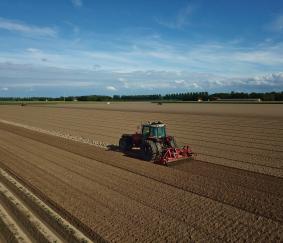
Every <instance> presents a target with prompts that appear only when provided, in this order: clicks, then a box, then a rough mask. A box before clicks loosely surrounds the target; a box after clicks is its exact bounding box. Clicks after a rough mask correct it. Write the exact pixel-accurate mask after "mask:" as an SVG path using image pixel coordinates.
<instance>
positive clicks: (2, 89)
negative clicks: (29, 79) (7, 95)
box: [1, 87, 9, 91]
mask: <svg viewBox="0 0 283 243" xmlns="http://www.w3.org/2000/svg"><path fill="white" fill-rule="evenodd" d="M8 90H9V88H7V87H3V88H1V91H8Z"/></svg>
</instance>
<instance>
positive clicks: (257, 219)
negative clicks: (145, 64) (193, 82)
mask: <svg viewBox="0 0 283 243" xmlns="http://www.w3.org/2000/svg"><path fill="white" fill-rule="evenodd" d="M281 109H282V108H281V105H258V104H255V105H232V104H223V105H222V104H221V105H220V104H163V105H161V106H159V105H156V104H151V103H111V104H110V105H107V104H102V103H100V104H99V103H98V104H96V103H94V104H80V103H79V104H66V105H62V104H60V105H50V106H48V105H38V106H30V105H28V106H26V107H20V106H0V119H1V120H0V167H1V168H2V169H3V170H4V171H5V172H7V173H8V174H9V175H11V176H12V177H14V178H16V179H17V180H18V181H20V182H21V183H22V184H23V186H24V187H26V188H28V189H30V190H31V191H32V192H33V193H34V194H35V195H37V196H38V197H39V198H40V199H41V200H42V201H43V202H45V203H46V204H48V205H49V206H50V207H51V208H52V209H53V210H54V211H56V212H57V213H58V214H59V215H61V216H62V217H63V218H64V219H65V220H67V221H68V222H69V223H72V224H73V225H74V226H76V227H77V229H78V230H79V231H80V232H82V233H84V234H85V235H86V236H87V237H89V238H90V239H91V240H92V241H110V242H133V241H151V242H158V241H161V242H164V241H169V242H182V241H183V242H190V241H191V242H199V241H205V242H223V241H224V242H225V241H234V242H236V241H249V242H250V241H253V242H267V241H268V242H281V241H282V240H283V178H282V177H283V171H282V170H283V168H282V166H283V163H282V162H283V161H282V159H283V131H282V129H283V128H282V122H283V114H282V112H280V111H281ZM148 120H161V121H163V122H165V123H166V124H167V127H168V132H169V133H170V134H171V135H174V136H175V137H176V139H177V142H178V143H179V144H181V145H182V144H186V143H188V144H190V145H191V147H192V149H193V151H194V152H195V153H197V156H196V157H195V159H194V160H188V161H182V162H179V163H176V164H173V165H172V166H169V167H163V166H158V165H154V164H151V163H148V162H144V161H141V160H139V159H137V158H132V157H128V156H125V155H124V154H122V153H120V152H118V151H112V150H107V149H105V148H99V147H97V146H93V145H90V144H92V143H91V141H95V142H97V144H100V143H101V144H106V145H107V144H108V145H111V144H117V143H118V140H119V137H120V135H121V134H122V133H131V132H135V131H136V128H137V125H139V124H140V123H141V122H142V121H148ZM47 132H48V133H47ZM52 134H54V135H56V136H53V135H52ZM68 136H69V137H70V138H72V140H71V139H65V138H64V137H68ZM80 140H82V141H84V142H85V141H89V144H87V143H82V142H80ZM0 182H3V184H5V183H4V182H5V180H4V179H1V176H0ZM0 186H1V184H0ZM5 186H7V187H9V184H7V183H6V184H5ZM0 188H1V187H0ZM0 199H1V198H0ZM0 223H1V222H0ZM43 223H44V222H43ZM46 225H47V226H48V224H46ZM48 227H49V228H50V229H51V230H50V231H51V232H55V233H54V235H52V237H54V238H55V237H57V238H58V239H60V240H61V241H64V240H65V239H64V235H62V234H61V233H58V232H57V231H54V230H52V227H53V226H52V225H51V226H48ZM29 234H30V233H27V237H29ZM0 236H1V234H0ZM1 237H2V238H5V237H3V236H1ZM1 237H0V239H2V238H1ZM65 241H66V242H68V241H67V240H65Z"/></svg>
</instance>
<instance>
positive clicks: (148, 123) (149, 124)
mask: <svg viewBox="0 0 283 243" xmlns="http://www.w3.org/2000/svg"><path fill="white" fill-rule="evenodd" d="M144 125H145V126H151V127H164V126H165V124H164V123H163V122H161V121H155V122H147V123H145V124H144Z"/></svg>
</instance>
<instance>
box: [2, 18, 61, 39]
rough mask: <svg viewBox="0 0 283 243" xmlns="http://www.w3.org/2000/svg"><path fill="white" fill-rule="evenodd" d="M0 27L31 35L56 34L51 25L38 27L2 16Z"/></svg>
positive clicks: (51, 35) (52, 35) (50, 35)
mask: <svg viewBox="0 0 283 243" xmlns="http://www.w3.org/2000/svg"><path fill="white" fill-rule="evenodd" d="M0 29H4V30H8V31H12V32H19V33H23V34H28V35H33V36H48V37H55V36H56V34H57V32H56V30H55V29H54V28H51V27H38V26H34V25H28V24H25V23H21V22H19V21H15V20H9V19H4V18H0Z"/></svg>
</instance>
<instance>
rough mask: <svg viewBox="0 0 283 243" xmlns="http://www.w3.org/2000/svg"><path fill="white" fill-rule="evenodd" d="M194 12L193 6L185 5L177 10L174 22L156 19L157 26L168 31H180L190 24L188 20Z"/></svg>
mask: <svg viewBox="0 0 283 243" xmlns="http://www.w3.org/2000/svg"><path fill="white" fill-rule="evenodd" d="M194 10H195V6H194V5H193V4H187V5H186V6H185V7H184V8H182V9H180V10H179V12H178V14H177V16H176V17H175V19H174V20H171V21H168V20H163V19H160V18H157V19H156V21H157V23H158V24H160V25H162V26H165V27H167V28H170V29H182V28H184V27H185V26H187V25H188V24H189V23H190V21H189V18H190V17H191V16H192V14H193V11H194Z"/></svg>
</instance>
